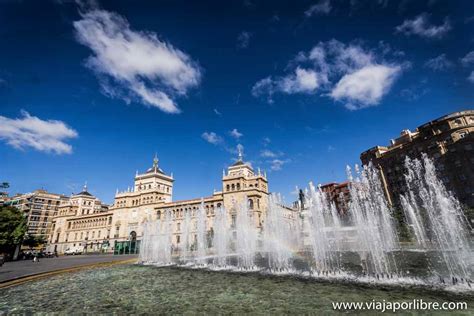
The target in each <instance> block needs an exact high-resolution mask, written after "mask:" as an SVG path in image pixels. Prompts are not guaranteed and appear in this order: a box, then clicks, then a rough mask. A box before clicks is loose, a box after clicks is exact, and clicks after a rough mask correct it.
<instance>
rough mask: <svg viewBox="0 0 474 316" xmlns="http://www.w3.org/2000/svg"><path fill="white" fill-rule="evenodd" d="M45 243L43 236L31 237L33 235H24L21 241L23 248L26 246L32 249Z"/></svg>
mask: <svg viewBox="0 0 474 316" xmlns="http://www.w3.org/2000/svg"><path fill="white" fill-rule="evenodd" d="M45 243H46V238H45V237H43V236H33V235H29V234H28V235H26V237H25V238H24V239H23V243H22V244H23V246H27V247H30V248H34V247H36V246H39V245H43V244H45Z"/></svg>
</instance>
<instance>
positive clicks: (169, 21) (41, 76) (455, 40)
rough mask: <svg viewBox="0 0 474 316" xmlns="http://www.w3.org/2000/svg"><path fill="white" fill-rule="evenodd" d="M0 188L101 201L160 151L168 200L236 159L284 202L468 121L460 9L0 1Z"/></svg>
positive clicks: (338, 3)
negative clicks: (400, 143)
mask: <svg viewBox="0 0 474 316" xmlns="http://www.w3.org/2000/svg"><path fill="white" fill-rule="evenodd" d="M0 23H1V28H0V39H1V41H2V43H3V45H2V49H1V50H0V181H2V182H3V181H8V182H10V184H11V188H10V193H11V194H14V193H16V192H29V191H32V190H34V189H37V188H45V189H48V190H50V191H53V192H58V193H65V194H70V193H71V192H77V191H79V190H80V189H81V187H82V185H83V184H84V182H85V181H87V183H88V186H89V190H90V191H91V192H92V193H94V194H96V195H97V196H98V197H99V198H101V199H102V200H104V201H106V202H109V203H110V202H112V200H113V195H114V193H115V190H116V189H117V188H118V189H120V190H123V189H126V188H127V186H130V185H131V184H132V180H133V176H134V174H135V172H136V170H139V171H143V170H145V169H146V168H148V167H149V166H150V165H151V163H152V159H153V156H154V154H155V152H157V153H158V156H159V158H160V166H161V167H162V168H163V169H164V170H165V171H166V172H167V173H171V172H173V174H174V177H175V179H176V182H175V197H174V198H175V199H186V198H192V197H199V196H207V195H209V194H211V193H212V191H213V189H220V185H221V182H220V178H221V175H222V169H223V168H225V167H227V166H228V165H229V164H231V163H232V162H233V160H234V159H235V157H236V155H237V149H238V148H239V147H240V148H241V149H242V150H243V152H244V154H245V160H247V161H250V162H251V163H252V165H253V166H254V167H255V168H257V167H260V168H261V169H262V170H266V171H267V174H268V178H269V181H270V189H271V190H272V191H276V192H281V193H282V194H284V195H285V196H286V199H287V202H290V201H291V200H292V199H294V198H295V197H294V196H293V195H292V194H291V192H292V191H294V187H295V186H300V187H303V186H305V185H306V184H307V183H308V182H309V181H314V182H315V183H326V182H331V181H343V180H344V179H345V166H346V165H347V164H350V165H353V164H356V163H359V162H360V161H359V155H360V153H361V152H362V151H364V150H366V149H368V148H370V147H373V146H375V145H386V144H388V142H389V140H390V139H391V138H395V137H396V136H397V135H398V134H399V133H400V131H401V130H402V129H406V128H410V129H414V128H416V127H417V126H419V125H421V124H423V123H425V122H427V121H429V120H433V119H436V118H438V117H440V116H443V115H445V114H448V113H451V112H454V111H459V110H465V109H473V108H474V101H473V97H474V10H473V6H472V2H471V1H441V0H426V1H422V0H420V1H414V0H413V1H409V0H402V1H395V0H385V1H384V0H380V1H369V0H367V1H363V0H351V1H342V0H319V1H262V2H260V1H253V0H244V1H211V2H202V1H199V2H198V1H133V2H132V1H117V0H114V1H79V2H78V1H76V2H75V1H67V0H61V1H60V0H56V1H52V0H51V1H34V0H30V1H28V0H25V1H2V2H1V3H0Z"/></svg>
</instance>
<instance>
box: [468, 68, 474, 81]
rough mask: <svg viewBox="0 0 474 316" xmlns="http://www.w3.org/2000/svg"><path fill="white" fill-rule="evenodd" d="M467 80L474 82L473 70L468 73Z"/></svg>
mask: <svg viewBox="0 0 474 316" xmlns="http://www.w3.org/2000/svg"><path fill="white" fill-rule="evenodd" d="M467 80H468V81H469V82H472V83H474V71H471V74H470V75H469V77H467Z"/></svg>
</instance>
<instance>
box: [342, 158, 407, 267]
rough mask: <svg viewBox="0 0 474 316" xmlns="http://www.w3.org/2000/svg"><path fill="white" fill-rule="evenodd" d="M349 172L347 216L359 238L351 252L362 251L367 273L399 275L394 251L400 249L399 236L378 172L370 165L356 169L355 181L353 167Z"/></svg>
mask: <svg viewBox="0 0 474 316" xmlns="http://www.w3.org/2000/svg"><path fill="white" fill-rule="evenodd" d="M347 173H348V179H349V181H350V183H351V185H350V196H351V201H350V203H349V211H348V213H349V214H350V216H351V219H352V221H353V225H354V227H355V229H356V231H357V239H358V240H357V245H356V248H355V249H354V248H353V249H352V250H356V251H357V250H358V251H360V252H361V254H362V258H363V262H364V264H365V270H366V273H372V274H379V275H380V274H383V273H385V274H388V273H393V272H396V266H395V261H394V260H392V259H393V258H392V257H391V252H392V251H394V250H396V249H398V237H397V234H396V229H395V227H394V223H393V222H394V221H393V218H392V216H391V213H392V212H391V210H390V208H389V207H388V204H387V201H386V199H385V195H384V191H383V189H382V185H381V183H380V178H379V175H378V172H377V170H376V169H375V168H373V167H372V166H371V165H369V166H365V167H364V168H363V170H362V171H360V170H359V168H358V167H357V166H356V174H357V176H356V177H355V178H354V177H353V176H352V173H351V170H350V168H348V170H347Z"/></svg>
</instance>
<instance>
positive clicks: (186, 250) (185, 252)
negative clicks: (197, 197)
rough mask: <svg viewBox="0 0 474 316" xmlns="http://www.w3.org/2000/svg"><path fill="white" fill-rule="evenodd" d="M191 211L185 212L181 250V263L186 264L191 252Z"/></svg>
mask: <svg viewBox="0 0 474 316" xmlns="http://www.w3.org/2000/svg"><path fill="white" fill-rule="evenodd" d="M191 224H192V222H191V210H187V209H186V210H185V212H184V220H183V225H182V229H183V233H182V235H181V236H182V244H181V249H180V255H181V258H180V259H181V261H182V262H186V261H187V260H188V259H189V257H190V250H191V235H190V234H191V228H192V227H191Z"/></svg>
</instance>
